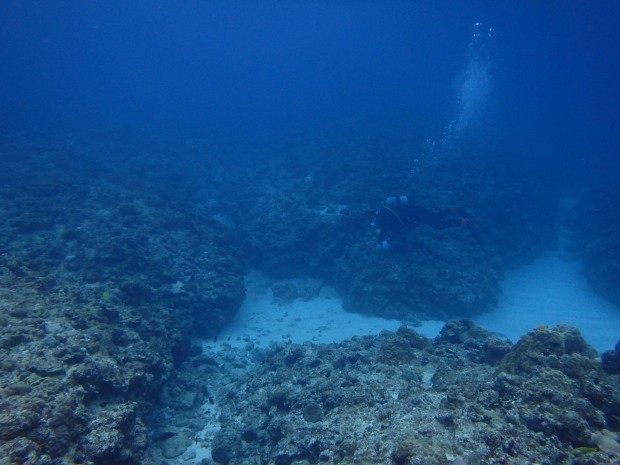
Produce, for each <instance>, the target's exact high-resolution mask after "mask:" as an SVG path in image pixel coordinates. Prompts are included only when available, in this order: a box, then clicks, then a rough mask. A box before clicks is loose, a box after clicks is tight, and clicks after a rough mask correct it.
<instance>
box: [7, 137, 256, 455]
mask: <svg viewBox="0 0 620 465" xmlns="http://www.w3.org/2000/svg"><path fill="white" fill-rule="evenodd" d="M5 149H6V147H5ZM30 149H31V150H32V151H33V152H32V155H31V156H32V157H33V158H35V159H36V160H37V161H38V163H34V162H33V163H24V158H26V162H28V161H29V160H27V157H22V152H21V151H22V150H24V148H23V147H19V150H20V151H19V152H18V153H16V154H15V157H16V158H20V157H21V158H22V163H21V164H17V163H16V166H13V167H11V168H12V169H13V172H12V176H10V179H8V176H7V179H5V180H4V182H3V186H2V189H1V190H0V200H1V202H0V205H1V206H0V224H1V225H2V227H1V228H0V244H1V245H0V350H1V354H2V355H1V357H0V365H1V367H0V463H1V464H2V465H5V464H6V465H8V464H11V465H13V464H31V465H44V464H45V465H57V464H58V465H60V464H65V463H84V464H95V465H104V464H115V465H117V464H124V465H131V464H139V463H143V454H144V450H145V447H146V445H147V443H148V440H149V431H148V429H147V426H146V425H145V422H144V418H145V416H146V415H147V414H148V413H149V412H150V409H151V406H152V403H153V402H154V401H155V400H156V398H157V396H158V394H159V392H160V390H161V387H162V385H163V384H164V383H165V382H166V380H167V379H169V378H170V377H171V376H172V375H173V373H174V370H175V366H176V365H178V364H179V363H181V362H182V360H184V359H185V358H186V357H187V356H188V355H189V354H191V353H193V354H195V353H196V350H195V348H194V347H192V345H191V343H190V342H189V341H190V338H192V337H195V336H197V335H200V336H209V335H212V334H216V333H217V331H218V330H219V328H221V326H222V325H223V324H224V323H225V322H226V321H227V320H228V319H230V317H231V316H232V315H233V314H234V312H235V311H236V309H237V307H238V305H239V304H240V302H241V300H242V299H243V297H244V288H243V277H242V267H241V265H240V260H239V256H238V253H237V251H236V250H235V248H234V246H233V245H232V243H231V242H230V240H229V238H228V234H227V232H226V231H225V229H224V228H223V227H222V226H221V225H220V224H219V223H217V222H215V221H213V220H211V219H209V218H207V217H201V216H200V215H199V214H196V213H195V212H192V210H191V209H190V208H183V207H182V206H179V205H178V204H177V202H174V201H171V202H170V203H165V202H163V200H162V198H161V196H160V194H161V193H158V192H151V193H150V194H148V193H146V192H144V191H136V190H131V189H127V188H123V187H122V185H120V184H119V183H117V184H109V183H107V182H106V181H105V180H103V179H98V178H97V177H96V176H95V177H93V178H85V177H84V176H83V173H79V169H78V170H77V171H75V172H72V170H71V169H67V170H60V171H59V170H58V169H57V167H55V166H54V167H50V163H51V161H50V159H49V158H48V156H46V155H49V154H41V153H40V152H37V151H36V147H35V148H33V147H30ZM24 153H27V152H24ZM37 153H38V156H37ZM4 155H6V159H5V160H4V161H5V162H6V163H7V165H5V166H4V168H5V170H4V171H3V175H4V176H6V175H7V171H6V168H7V166H8V161H9V159H10V156H9V155H8V152H7V153H5V154H4ZM52 160H55V161H56V162H58V158H54V157H52ZM30 161H32V160H30ZM78 174H81V175H82V176H78ZM68 182H71V184H70V185H68V184H67V183H68ZM167 200H172V199H167Z"/></svg>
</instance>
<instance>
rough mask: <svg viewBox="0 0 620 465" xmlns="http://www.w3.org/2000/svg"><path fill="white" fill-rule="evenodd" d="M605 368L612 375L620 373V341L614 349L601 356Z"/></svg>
mask: <svg viewBox="0 0 620 465" xmlns="http://www.w3.org/2000/svg"><path fill="white" fill-rule="evenodd" d="M601 364H602V366H603V370H605V371H606V372H607V373H609V374H612V375H620V341H618V342H617V343H616V347H615V348H614V350H608V351H607V352H604V353H603V355H602V356H601Z"/></svg>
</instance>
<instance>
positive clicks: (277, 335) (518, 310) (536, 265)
mask: <svg viewBox="0 0 620 465" xmlns="http://www.w3.org/2000/svg"><path fill="white" fill-rule="evenodd" d="M293 281H294V280H293ZM277 283H278V282H277V281H273V280H270V279H268V278H266V277H265V276H263V275H262V274H260V273H257V272H252V273H250V274H248V275H247V276H246V288H247V297H246V299H245V301H244V303H243V305H242V306H241V308H240V309H239V311H238V312H237V314H236V315H235V318H234V319H233V321H232V322H231V323H230V324H228V325H227V326H226V327H225V328H224V329H223V330H222V332H221V333H220V334H219V335H218V337H217V341H213V340H210V341H205V342H204V347H205V349H206V350H218V349H219V348H222V347H227V346H230V347H233V348H247V347H267V346H269V345H270V344H271V343H282V342H293V343H303V342H306V341H310V342H314V343H320V344H325V343H332V342H340V341H343V340H345V339H349V338H351V337H353V336H364V335H374V334H379V333H380V332H381V331H383V330H388V331H396V330H397V329H398V327H399V326H400V325H402V324H404V322H401V321H397V320H388V319H384V318H377V317H368V316H364V315H360V314H356V313H350V312H347V311H345V310H344V308H343V305H342V299H341V298H340V297H339V296H338V294H337V292H336V291H335V290H334V289H333V288H332V287H330V286H322V287H321V288H320V292H318V295H317V296H315V297H313V298H311V299H307V300H303V299H295V300H293V301H290V302H282V301H279V300H278V299H276V298H274V295H273V292H272V289H271V287H272V286H273V285H274V284H277ZM502 290H503V292H502V295H501V296H500V298H499V305H498V308H497V309H495V310H493V311H490V312H488V313H485V314H482V315H479V316H477V317H474V318H473V320H474V321H475V322H476V324H477V325H479V326H481V327H483V328H485V329H487V330H489V331H491V332H495V333H498V334H500V335H503V336H505V337H506V338H508V339H510V340H511V341H512V342H517V341H518V340H519V338H520V337H521V336H522V335H523V334H525V333H527V332H528V331H531V330H532V329H534V328H536V327H538V326H540V325H547V326H553V325H557V324H560V323H566V324H569V325H571V326H575V327H577V328H579V330H580V331H581V333H582V335H583V336H584V338H585V339H586V340H587V341H588V343H589V344H591V345H592V346H593V347H594V348H595V349H596V350H598V351H599V352H604V351H606V350H611V349H613V347H614V345H615V343H616V342H617V341H618V340H620V308H618V307H616V306H614V305H613V304H611V303H610V302H608V301H607V300H605V299H604V298H602V297H601V296H600V295H598V294H597V293H596V292H594V290H592V288H591V287H590V286H589V285H588V283H587V282H586V281H585V278H584V277H583V275H582V273H581V265H580V263H579V262H578V261H572V260H566V259H563V258H562V257H561V255H560V253H559V252H548V253H546V254H544V255H543V256H541V257H540V258H539V259H537V260H536V261H534V262H533V263H532V264H530V265H528V266H525V267H523V268H519V269H517V270H512V271H509V272H507V273H506V276H505V278H504V281H503V282H502ZM456 318H457V317H455V319H456ZM444 323H445V322H443V321H426V322H423V324H422V326H420V327H414V329H415V330H416V331H418V332H419V333H420V334H423V335H424V336H426V337H428V338H433V337H435V336H437V334H439V331H440V330H441V328H442V326H443V325H444Z"/></svg>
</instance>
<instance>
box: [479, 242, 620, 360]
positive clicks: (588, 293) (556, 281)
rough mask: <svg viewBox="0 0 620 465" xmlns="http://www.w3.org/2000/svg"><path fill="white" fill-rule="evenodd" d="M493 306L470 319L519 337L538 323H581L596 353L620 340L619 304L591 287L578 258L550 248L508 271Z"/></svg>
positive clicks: (581, 328) (497, 330) (573, 324)
mask: <svg viewBox="0 0 620 465" xmlns="http://www.w3.org/2000/svg"><path fill="white" fill-rule="evenodd" d="M502 290H503V293H502V295H501V296H500V298H499V306H498V308H497V310H494V311H491V312H489V313H486V314H483V315H480V316H478V317H476V318H474V321H475V322H476V324H477V325H479V326H482V327H483V328H486V329H488V330H489V331H493V332H497V333H500V334H503V335H505V336H506V337H508V338H509V339H510V340H511V341H513V342H516V341H518V339H519V337H521V336H522V335H523V334H525V333H526V332H528V331H530V330H532V329H533V328H536V327H538V326H540V325H547V326H552V325H557V324H560V323H566V324H569V325H571V326H575V327H577V328H579V330H580V331H581V334H582V335H583V337H584V338H585V339H586V341H587V342H588V343H589V344H591V345H592V346H593V347H594V348H595V349H596V350H598V351H599V352H604V351H606V350H611V349H613V348H614V345H615V343H616V342H617V341H618V340H619V339H620V308H618V307H616V306H615V305H613V304H612V303H610V302H608V301H607V300H605V299H604V298H603V297H601V296H600V295H599V294H597V293H596V292H594V290H593V289H592V288H591V287H590V285H589V284H588V283H587V282H586V280H585V278H584V277H583V274H582V272H581V263H580V262H578V261H574V260H567V259H564V258H563V257H562V256H561V254H560V253H559V252H548V253H546V254H544V255H543V256H541V257H540V258H538V259H537V260H536V261H534V263H532V264H530V265H528V266H526V267H523V268H519V269H517V270H512V271H509V272H507V273H506V276H505V279H504V282H503V283H502Z"/></svg>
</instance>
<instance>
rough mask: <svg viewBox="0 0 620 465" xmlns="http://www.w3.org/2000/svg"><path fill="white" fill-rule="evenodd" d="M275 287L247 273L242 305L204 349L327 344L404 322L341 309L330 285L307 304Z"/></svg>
mask: <svg viewBox="0 0 620 465" xmlns="http://www.w3.org/2000/svg"><path fill="white" fill-rule="evenodd" d="M276 283H277V282H276V281H273V280H269V279H268V278H266V277H265V276H263V275H262V274H260V273H257V272H252V273H249V274H248V275H247V276H246V289H247V297H246V299H245V301H244V302H243V305H242V306H241V308H240V309H239V311H238V312H237V314H236V315H235V317H234V319H233V321H231V322H230V324H228V325H227V326H226V327H225V328H224V329H223V330H222V331H221V333H220V334H219V335H218V337H217V340H216V341H205V342H204V346H205V349H206V350H217V349H218V348H221V347H224V346H225V345H230V346H231V347H235V348H244V347H248V346H250V347H251V346H254V347H267V346H269V344H271V343H282V342H293V343H303V342H306V341H310V342H314V343H319V344H327V343H332V342H340V341H344V340H345V339H349V338H351V337H353V336H365V335H376V334H379V333H380V332H381V331H384V330H388V331H396V330H397V329H398V328H399V327H400V326H401V325H402V324H403V323H402V322H400V321H397V320H388V319H384V318H377V317H369V316H364V315H360V314H357V313H351V312H347V311H345V310H344V308H343V305H342V299H341V298H340V297H339V296H338V294H337V292H336V291H335V290H334V288H333V287H331V286H321V287H320V291H319V292H318V295H317V296H315V297H313V298H311V299H308V300H303V299H295V300H293V301H290V302H282V301H278V299H275V298H274V295H273V291H272V289H271V286H273V285H274V284H276ZM442 326H443V322H438V321H429V322H426V323H425V324H424V325H422V326H421V327H416V328H414V329H415V330H416V331H418V332H419V333H421V334H423V335H425V336H427V337H434V336H435V335H437V333H438V332H439V329H441V327H442Z"/></svg>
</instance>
